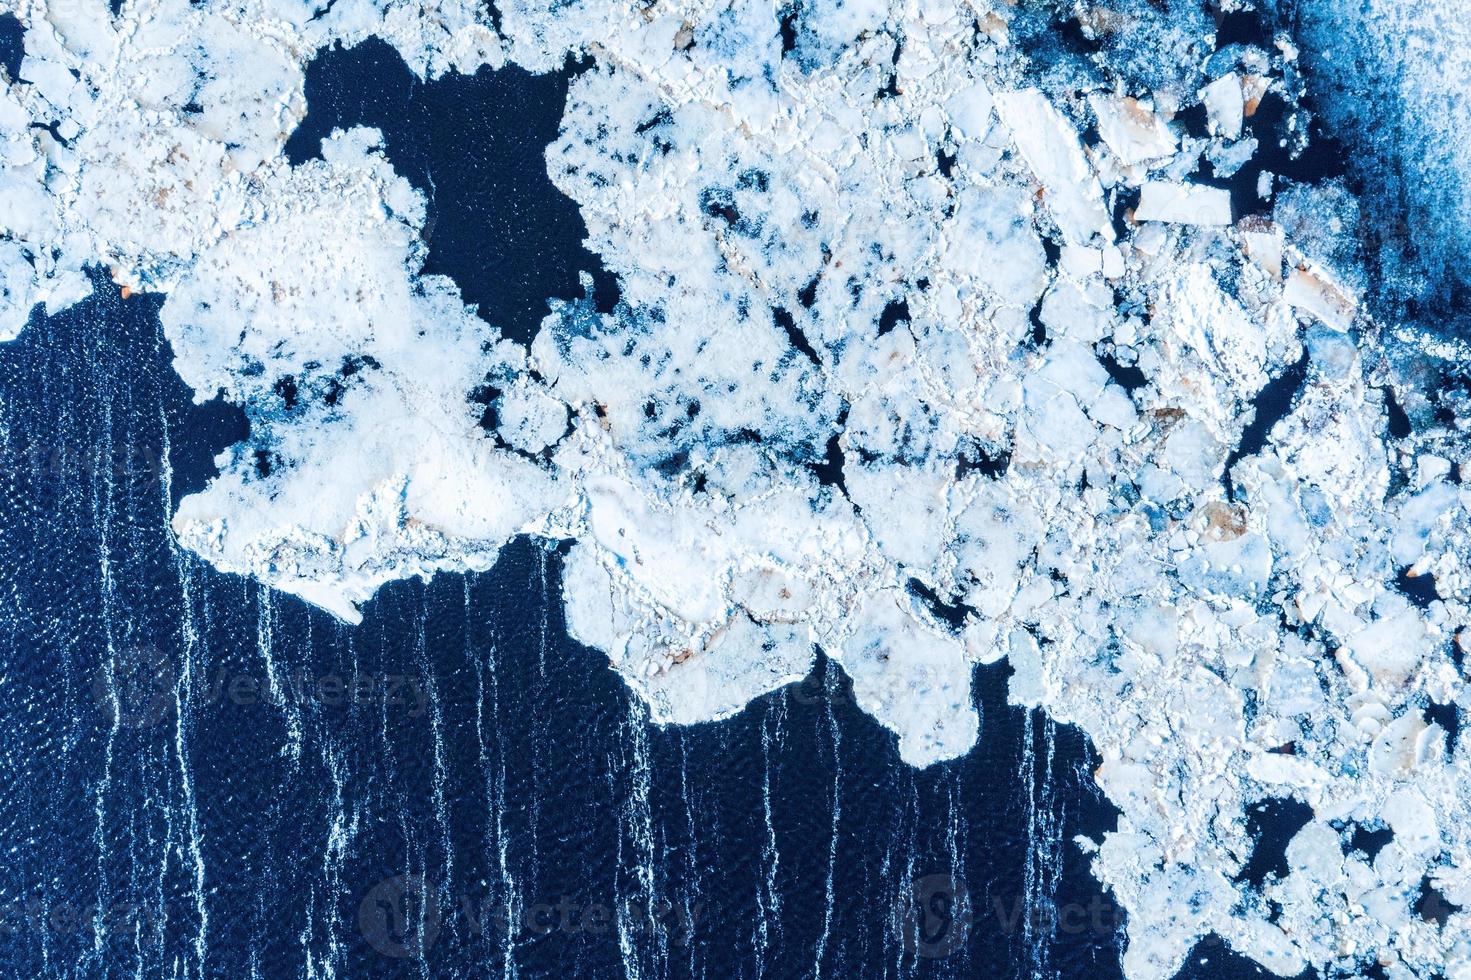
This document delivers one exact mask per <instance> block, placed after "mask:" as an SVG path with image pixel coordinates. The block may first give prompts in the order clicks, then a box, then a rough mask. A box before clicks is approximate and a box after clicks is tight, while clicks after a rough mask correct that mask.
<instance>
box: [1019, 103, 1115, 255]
mask: <svg viewBox="0 0 1471 980" xmlns="http://www.w3.org/2000/svg"><path fill="white" fill-rule="evenodd" d="M996 111H997V113H998V114H999V115H1000V116H1001V121H1002V122H1003V123H1005V124H1006V128H1007V129H1009V130H1011V136H1012V139H1013V140H1015V141H1016V146H1017V149H1018V150H1020V151H1021V155H1022V158H1023V159H1025V160H1026V161H1027V166H1028V167H1030V168H1031V170H1032V173H1033V174H1035V175H1036V177H1037V180H1038V181H1039V182H1040V183H1041V184H1042V187H1043V188H1044V189H1045V190H1046V200H1047V203H1048V204H1049V206H1050V208H1051V211H1052V217H1053V220H1055V221H1056V222H1057V227H1058V228H1059V229H1061V230H1062V234H1063V237H1064V238H1066V239H1067V240H1068V241H1069V242H1071V243H1072V244H1074V245H1087V244H1089V243H1090V242H1091V241H1092V240H1093V237H1094V236H1095V235H1098V236H1101V237H1102V238H1103V239H1104V240H1105V241H1112V240H1113V233H1112V226H1111V223H1110V222H1109V218H1108V211H1107V209H1106V208H1105V207H1104V206H1103V188H1102V186H1101V185H1100V184H1099V183H1098V177H1097V176H1096V175H1095V174H1094V173H1093V171H1092V169H1091V168H1090V167H1089V166H1088V161H1087V159H1086V158H1085V157H1084V156H1083V148H1082V147H1081V146H1079V145H1078V137H1077V134H1076V133H1075V132H1074V131H1073V127H1072V126H1071V125H1069V124H1068V121H1067V120H1066V119H1064V118H1063V116H1062V113H1060V112H1058V111H1057V109H1056V108H1054V107H1053V105H1052V103H1050V102H1048V101H1047V97H1046V96H1044V95H1043V94H1042V93H1041V92H1039V91H1038V90H1036V89H1034V88H1031V89H1023V90H1022V91H1020V92H1005V93H1002V94H1001V95H999V96H997V98H996Z"/></svg>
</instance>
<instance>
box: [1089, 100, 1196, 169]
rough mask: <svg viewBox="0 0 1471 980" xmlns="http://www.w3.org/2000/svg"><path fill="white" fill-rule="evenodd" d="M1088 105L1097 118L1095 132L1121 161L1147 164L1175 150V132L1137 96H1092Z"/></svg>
mask: <svg viewBox="0 0 1471 980" xmlns="http://www.w3.org/2000/svg"><path fill="white" fill-rule="evenodd" d="M1088 105H1089V106H1091V107H1092V109H1093V113H1094V115H1096V116H1097V117H1098V134H1099V135H1100V136H1102V137H1103V142H1105V143H1107V144H1108V148H1109V149H1110V150H1113V152H1114V155H1115V156H1117V157H1118V158H1119V160H1120V161H1121V162H1123V163H1124V164H1127V165H1128V166H1134V165H1135V164H1140V163H1147V162H1149V161H1150V160H1158V159H1160V158H1162V157H1167V156H1169V155H1170V154H1171V153H1174V152H1175V145H1176V144H1175V135H1174V134H1173V133H1171V132H1170V129H1169V127H1168V126H1166V125H1165V122H1164V120H1163V119H1161V118H1160V117H1159V116H1158V115H1157V114H1156V113H1155V111H1154V110H1153V109H1152V108H1150V107H1149V106H1148V105H1145V104H1144V103H1143V102H1140V101H1139V100H1138V99H1130V98H1126V97H1121V96H1114V95H1092V96H1089V97H1088Z"/></svg>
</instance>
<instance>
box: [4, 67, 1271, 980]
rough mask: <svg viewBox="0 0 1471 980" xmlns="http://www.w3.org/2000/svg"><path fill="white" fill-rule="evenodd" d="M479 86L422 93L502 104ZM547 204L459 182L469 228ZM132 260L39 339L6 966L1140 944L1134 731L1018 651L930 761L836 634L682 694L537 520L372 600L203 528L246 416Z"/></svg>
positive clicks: (91, 972) (327, 969)
mask: <svg viewBox="0 0 1471 980" xmlns="http://www.w3.org/2000/svg"><path fill="white" fill-rule="evenodd" d="M477 77H479V76H477ZM528 79H529V76H528ZM441 84H445V87H444V88H437V87H436V85H429V86H420V87H418V89H417V94H416V95H415V99H416V100H417V102H416V104H417V105H418V106H419V107H420V108H419V111H418V114H417V116H416V120H417V121H416V123H415V124H416V125H418V126H421V127H422V126H427V127H429V128H431V129H432V128H433V127H434V125H435V119H436V118H438V117H437V116H436V113H438V112H439V111H441V110H444V111H445V112H447V113H448V115H447V117H446V118H452V119H459V118H464V117H465V115H466V114H473V113H482V114H486V115H491V114H494V113H495V112H497V111H498V110H497V106H496V105H493V104H487V105H475V106H471V107H460V108H459V109H458V110H456V112H458V113H459V114H458V115H457V114H456V112H451V111H450V107H448V106H445V105H443V104H442V103H441V101H440V100H441V99H450V100H453V99H461V98H464V97H465V95H464V93H465V90H464V89H463V87H460V86H463V85H464V84H465V83H464V82H463V80H460V81H452V82H450V83H441ZM517 84H531V85H533V87H534V86H535V85H542V84H550V85H551V86H552V88H551V92H552V95H551V96H550V97H553V98H555V97H556V94H557V93H558V92H561V91H564V89H565V84H566V82H565V79H560V80H555V81H553V82H551V83H547V82H546V80H531V81H530V82H527V80H526V79H522V80H520V81H518V82H517ZM543 94H545V93H543ZM552 109H555V110H556V112H552V111H551V110H552ZM547 111H548V112H551V114H552V115H556V114H557V112H559V111H560V103H556V104H555V105H554V106H552V107H550V108H549V109H548V110H547ZM404 132H405V133H406V134H407V135H409V136H412V135H413V133H412V131H410V130H405V131H404ZM541 135H543V136H544V135H546V134H544V133H543V134H541ZM395 139H396V140H401V138H398V137H396V138H395ZM518 152H519V151H518ZM484 172H485V170H484V169H483V168H482V169H481V170H468V171H463V172H462V173H463V179H464V180H467V181H473V180H475V179H478V178H477V174H483V173H484ZM538 173H541V171H538ZM442 176H443V175H442V174H441V175H439V176H438V177H436V184H437V186H438V193H439V194H440V200H441V202H443V201H444V200H445V199H446V195H452V196H453V195H458V197H457V198H456V199H458V200H462V201H471V200H479V201H480V204H479V205H477V206H480V207H488V208H491V209H492V210H493V209H494V208H495V207H496V206H497V205H496V204H495V202H494V201H493V200H488V199H485V198H476V192H475V191H474V189H472V188H447V187H446V186H445V181H444V180H443V179H440V178H442ZM503 179H504V178H503ZM513 179H514V180H520V181H522V182H523V186H525V187H527V188H532V189H533V190H534V188H536V187H537V184H536V181H534V180H530V179H528V178H525V176H524V175H522V176H521V177H516V178H513ZM541 179H542V183H543V185H544V182H545V181H544V177H543V178H541ZM527 193H532V191H528V192H527ZM536 193H540V194H542V195H544V196H547V197H548V200H549V201H550V195H552V194H554V193H555V192H554V191H551V190H550V188H549V187H545V186H543V187H542V189H541V190H540V191H538V192H536ZM548 206H549V207H552V208H555V207H563V205H560V204H556V203H555V202H551V203H550V204H549V205H548ZM548 213H553V212H548ZM563 213H565V209H564V212H563ZM574 217H575V212H574ZM513 218H514V216H512V218H507V216H506V215H503V214H499V213H492V214H486V213H481V212H479V211H475V210H465V211H462V210H460V209H458V208H455V209H450V208H442V209H441V212H440V216H439V220H438V224H439V226H440V228H441V229H442V230H441V232H440V234H441V235H449V236H451V237H449V238H447V239H437V240H453V241H462V242H470V243H471V244H472V245H473V244H474V243H475V242H476V241H478V239H477V233H476V231H475V229H476V228H483V227H487V226H488V224H494V222H497V221H508V220H512V219H513ZM446 224H452V225H453V226H454V227H453V228H451V229H447V230H444V229H445V225H446ZM547 234H548V235H550V236H551V237H552V238H554V239H556V240H558V241H565V240H566V236H567V234H568V233H567V228H566V226H565V225H563V226H558V227H557V228H554V229H552V230H551V231H550V232H548V233H547ZM559 236H560V237H559ZM467 247H468V246H467ZM476 247H480V246H476ZM484 247H495V246H484ZM548 247H560V246H548ZM575 247H576V246H575V242H574V248H573V249H563V250H562V251H561V252H559V253H557V256H553V257H551V258H548V259H547V261H549V262H551V263H552V266H553V267H555V268H569V267H570V268H575V267H576V266H577V264H578V262H580V261H581V258H580V256H579V255H578V253H576V252H575ZM473 257H474V256H473V254H472V255H471V256H470V257H469V258H468V259H465V261H466V263H467V264H473V263H472V262H471V260H472V259H473ZM535 259H536V256H534V255H533V256H532V258H530V259H528V258H525V257H524V256H520V257H517V256H513V257H512V258H510V259H508V260H507V261H509V262H512V263H516V262H521V261H533V260H535ZM557 263H563V265H558V264H557ZM516 273H517V275H523V274H524V275H531V271H529V270H527V269H523V268H521V267H519V266H517V267H516ZM96 285H97V288H98V293H97V295H96V296H94V298H92V299H91V300H88V301H87V302H85V303H83V304H81V305H79V306H77V307H76V308H74V309H73V310H71V311H68V312H66V313H64V314H62V315H59V316H57V317H55V318H51V319H46V318H43V317H40V316H37V317H35V318H34V319H33V322H32V324H31V325H30V327H29V328H28V329H27V331H26V332H25V333H24V334H23V336H22V337H21V339H19V340H18V341H16V342H14V343H12V344H10V345H8V346H5V347H3V348H0V423H3V424H0V461H3V466H0V721H3V729H0V733H3V734H0V843H3V845H4V847H5V857H4V862H3V864H0V974H3V975H4V976H15V977H122V976H141V977H163V976H171V977H206V976H208V977H230V978H236V977H247V976H260V977H265V978H288V977H329V976H336V977H378V976H383V977H398V976H424V977H456V978H458V977H487V976H520V977H592V978H601V977H625V976H629V977H650V978H661V977H711V978H720V980H725V978H745V977H752V978H754V977H761V976H765V977H775V978H787V977H793V978H797V977H816V976H825V977H844V978H846V977H890V976H893V977H911V976H915V977H973V976H985V977H1086V978H1089V980H1097V978H1104V977H1110V976H1117V975H1118V974H1119V970H1118V947H1119V943H1120V941H1121V935H1122V933H1121V928H1120V927H1121V918H1122V917H1121V914H1120V913H1119V912H1118V910H1117V909H1116V908H1115V906H1114V905H1113V903H1112V902H1111V901H1110V900H1109V898H1108V897H1107V896H1106V895H1105V894H1103V893H1102V892H1101V890H1100V889H1099V887H1098V885H1097V884H1096V882H1095V881H1094V880H1093V878H1092V877H1091V876H1090V875H1089V873H1088V871H1087V868H1086V866H1085V861H1084V860H1083V858H1082V855H1081V853H1080V852H1079V850H1078V849H1077V848H1075V847H1074V846H1073V845H1072V844H1071V843H1070V841H1071V839H1072V838H1073V837H1074V835H1077V834H1087V835H1089V836H1092V837H1094V838H1095V839H1096V838H1098V837H1099V835H1101V833H1102V832H1103V831H1104V830H1106V829H1109V828H1110V827H1111V826H1112V822H1113V811H1112V810H1111V808H1110V807H1109V806H1108V805H1107V804H1106V802H1105V801H1103V800H1102V799H1101V798H1100V796H1099V795H1098V793H1097V791H1096V790H1095V788H1094V786H1093V782H1092V779H1091V769H1092V767H1093V766H1094V765H1096V759H1095V758H1094V757H1093V754H1092V752H1091V750H1090V749H1089V747H1088V746H1087V744H1086V742H1085V740H1084V739H1083V738H1082V737H1081V736H1080V735H1079V734H1078V733H1076V732H1075V731H1073V730H1070V729H1067V728H1061V727H1057V726H1054V725H1052V724H1051V723H1050V722H1047V721H1046V720H1045V719H1044V718H1042V717H1041V716H1040V715H1039V714H1036V713H1028V712H1023V711H1021V710H1019V709H1014V708H1011V707H1008V706H1007V705H1005V703H1004V690H1005V673H1006V670H1007V668H1005V667H1004V666H1000V667H993V668H983V669H981V670H979V671H978V673H977V675H976V681H975V697H976V700H977V702H978V704H979V705H980V708H981V711H982V713H983V718H984V722H983V725H984V728H983V734H982V738H981V742H980V745H979V746H978V747H977V749H976V750H975V751H974V752H972V753H971V754H970V755H969V756H967V757H966V758H964V759H962V760H958V761H956V762H953V763H950V764H946V765H941V766H935V767H932V768H930V769H926V770H924V771H916V770H914V769H911V768H909V767H907V766H905V765H904V764H902V763H901V762H900V761H899V759H898V757H897V754H896V750H895V743H894V739H893V738H892V736H890V735H889V734H888V733H887V732H885V731H884V730H882V729H881V728H879V727H878V726H877V725H876V724H875V723H874V722H872V721H871V720H870V719H869V718H867V717H866V716H865V715H863V714H862V713H861V712H860V711H859V710H858V708H857V707H856V706H855V705H854V704H853V702H852V699H851V696H850V694H849V691H848V688H847V686H846V684H845V682H844V680H843V678H842V676H841V673H840V672H839V671H837V670H836V669H835V668H832V667H830V666H829V665H828V664H827V663H826V662H825V661H824V662H822V663H820V664H819V667H818V668H817V670H816V671H815V672H814V674H813V676H812V677H810V678H809V679H808V680H807V681H806V682H804V683H803V684H801V685H798V686H795V687H792V688H788V689H786V690H784V691H781V692H778V693H775V694H772V695H770V696H767V697H764V698H761V699H759V700H757V701H756V702H754V703H753V704H752V705H751V706H750V707H749V708H748V709H747V710H746V711H744V712H743V713H742V714H741V715H740V716H738V717H737V718H735V719H732V720H730V721H727V722H722V723H718V724H711V725H704V726H698V727H694V728H685V729H663V728H657V727H652V726H650V725H649V724H648V723H647V722H646V717H645V712H644V711H643V709H642V707H641V705H640V704H639V703H638V702H637V701H636V699H634V698H632V697H631V696H630V695H629V694H628V692H627V691H626V689H625V688H624V687H623V685H622V684H621V682H620V681H619V680H618V678H617V677H616V675H614V674H613V672H612V671H611V670H610V669H609V667H608V665H607V663H606V660H605V658H604V657H603V656H602V655H601V654H599V653H598V652H596V651H593V650H589V649H586V648H583V647H581V646H579V645H577V644H575V643H573V642H571V641H570V640H569V639H568V638H567V636H566V632H565V628H564V623H563V618H562V612H561V603H560V597H559V591H558V590H559V585H558V582H559V575H560V568H561V560H562V559H561V553H560V552H559V551H558V550H557V549H555V548H552V549H549V548H547V547H544V546H543V545H541V544H539V543H536V542H532V541H529V540H523V541H518V542H516V543H515V544H513V545H512V546H511V547H509V548H508V549H507V550H506V552H505V553H504V554H503V556H502V558H501V560H500V561H499V562H498V564H497V565H496V566H495V568H494V569H493V570H492V571H491V572H489V573H486V574H483V575H474V576H469V577H464V576H443V575H442V576H439V577H437V578H435V579H434V580H433V581H432V582H430V583H428V584H427V585H425V584H422V583H418V582H411V583H400V584H397V585H394V586H392V587H389V588H386V589H384V590H383V591H382V592H381V593H380V594H379V596H378V597H377V598H376V599H375V600H373V601H372V602H371V603H369V604H368V606H367V607H366V610H365V617H364V621H363V623H362V624H361V625H360V626H358V627H355V628H352V627H345V626H342V625H341V624H338V623H337V622H335V621H334V620H332V619H331V618H330V617H329V616H326V615H325V614H323V613H321V612H319V611H316V610H314V609H311V608H309V607H307V606H305V605H303V604H302V603H300V602H297V601H295V600H292V599H288V598H285V597H281V596H276V595H274V594H272V593H270V592H268V591H267V590H263V589H261V588H259V587H258V586H256V585H255V584H253V583H251V582H248V581H246V580H243V579H240V578H236V577H233V576H226V575H220V574H217V573H215V572H213V571H212V570H211V569H210V568H208V567H207V566H205V565H203V564H201V563H200V562H198V561H196V560H194V559H193V558H191V557H190V556H188V555H186V554H182V553H180V552H179V551H177V550H176V549H175V547H174V546H173V544H172V541H171V538H170V536H169V533H168V530H167V521H168V516H169V513H170V511H171V501H172V500H175V499H177V498H178V497H179V496H180V495H181V494H183V493H187V492H191V491H193V490H197V489H199V488H200V487H202V486H203V485H204V483H205V482H206V480H207V479H208V477H209V475H210V473H211V472H212V464H211V462H210V461H211V459H212V457H213V454H214V453H215V452H217V451H218V450H219V449H221V448H223V447H225V446H227V445H229V444H230V443H232V442H234V441H236V440H238V439H240V438H242V437H243V436H244V435H245V431H246V426H245V421H244V419H243V418H242V417H241V416H239V415H238V413H235V412H234V411H232V410H230V409H229V408H227V407H224V406H220V405H218V404H211V405H206V406H202V407H201V406H194V405H192V404H191V403H190V400H189V397H188V392H187V391H186V389H185V388H184V386H183V385H182V383H181V382H180V381H179V380H178V379H177V377H176V376H175V375H174V374H173V372H172V371H171V369H170V366H169V364H170V358H171V353H170V351H169V349H168V346H167V344H166V342H165V341H164V339H163V337H162V334H161V330H160V327H159V324H158V320H157V315H156V314H157V305H158V304H157V301H156V300H154V299H152V298H146V297H145V298H137V297H135V298H133V299H129V300H124V299H122V298H120V296H119V295H118V293H117V291H116V289H115V287H113V286H111V285H110V284H109V283H108V282H107V281H106V280H105V278H103V277H98V278H97V280H96ZM1208 959H1209V960H1210V964H1212V965H1208V966H1206V967H1192V970H1194V972H1189V971H1187V973H1188V975H1192V976H1224V975H1228V974H1229V975H1235V974H1232V973H1231V971H1230V970H1229V969H1228V970H1225V971H1224V972H1223V971H1222V969H1221V967H1220V964H1222V963H1225V964H1227V965H1228V966H1229V965H1230V963H1231V962H1232V958H1231V957H1229V956H1227V955H1225V954H1224V951H1219V955H1217V952H1216V951H1211V955H1210V956H1209V957H1208ZM1192 962H1194V960H1193V961H1192ZM1238 968H1239V969H1238ZM1232 969H1238V972H1239V973H1240V974H1241V975H1253V973H1254V971H1252V970H1251V969H1250V968H1249V967H1247V966H1242V965H1241V964H1240V963H1237V966H1236V967H1233V968H1232ZM1202 970H1203V971H1204V972H1202Z"/></svg>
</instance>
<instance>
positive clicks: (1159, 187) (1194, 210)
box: [1134, 180, 1231, 225]
mask: <svg viewBox="0 0 1471 980" xmlns="http://www.w3.org/2000/svg"><path fill="white" fill-rule="evenodd" d="M1134 217H1135V218H1136V219H1138V220H1139V221H1164V222H1168V223H1170V224H1177V225H1229V224H1230V223H1231V193H1230V191H1226V190H1222V189H1221V188H1219V187H1207V186H1205V185H1204V184H1175V183H1170V182H1168V181H1163V180H1151V181H1147V182H1146V183H1145V184H1144V190H1143V191H1142V192H1141V193H1140V195H1139V207H1138V208H1136V209H1135V211H1134Z"/></svg>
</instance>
